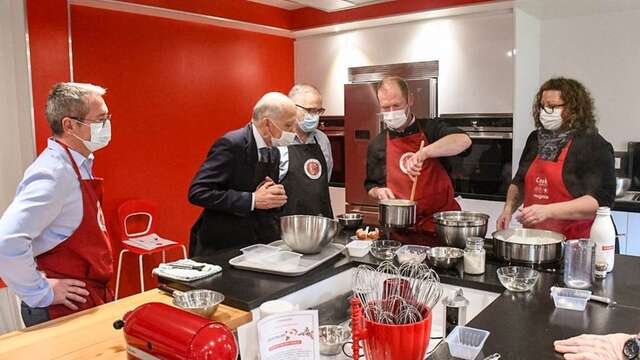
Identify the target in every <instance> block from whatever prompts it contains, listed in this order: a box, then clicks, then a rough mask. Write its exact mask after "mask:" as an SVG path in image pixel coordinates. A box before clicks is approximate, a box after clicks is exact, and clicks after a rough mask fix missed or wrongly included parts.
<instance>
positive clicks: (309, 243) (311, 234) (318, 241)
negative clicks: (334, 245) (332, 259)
mask: <svg viewBox="0 0 640 360" xmlns="http://www.w3.org/2000/svg"><path fill="white" fill-rule="evenodd" d="M280 229H281V235H282V240H284V243H285V244H287V246H289V247H290V248H291V250H293V251H295V252H299V253H302V254H316V253H319V252H320V251H321V250H322V248H324V247H325V246H327V245H328V244H329V243H330V242H331V241H333V238H334V237H335V236H336V233H337V232H338V230H339V225H338V222H337V221H336V220H333V219H329V218H326V217H322V216H312V215H290V216H283V217H281V218H280Z"/></svg>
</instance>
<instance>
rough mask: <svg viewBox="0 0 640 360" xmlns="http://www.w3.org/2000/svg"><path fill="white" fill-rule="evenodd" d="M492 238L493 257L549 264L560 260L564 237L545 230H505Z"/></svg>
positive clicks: (511, 260)
mask: <svg viewBox="0 0 640 360" xmlns="http://www.w3.org/2000/svg"><path fill="white" fill-rule="evenodd" d="M492 236H493V255H494V256H495V257H497V258H498V259H501V260H505V261H510V262H516V263H524V264H550V263H559V262H560V260H562V255H563V249H564V241H565V237H564V235H562V234H560V233H557V232H553V231H547V230H537V229H523V228H521V229H505V230H500V231H496V232H494V233H493V234H492Z"/></svg>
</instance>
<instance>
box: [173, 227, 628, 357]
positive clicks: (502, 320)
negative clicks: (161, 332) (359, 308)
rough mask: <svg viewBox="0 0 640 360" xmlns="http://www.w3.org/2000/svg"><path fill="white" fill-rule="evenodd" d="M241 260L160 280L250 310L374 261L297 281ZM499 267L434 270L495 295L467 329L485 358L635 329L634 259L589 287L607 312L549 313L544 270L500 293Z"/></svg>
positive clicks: (223, 259) (338, 261)
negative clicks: (240, 265) (483, 333)
mask: <svg viewBox="0 0 640 360" xmlns="http://www.w3.org/2000/svg"><path fill="white" fill-rule="evenodd" d="M348 235H350V234H345V233H342V234H341V235H340V236H339V237H338V238H337V239H336V242H342V243H344V242H346V240H347V238H348ZM239 254H240V251H239V250H235V249H234V250H228V251H223V252H220V253H218V254H217V255H215V256H212V257H209V258H206V259H196V260H201V261H206V262H209V263H212V264H218V265H220V266H222V267H223V271H222V273H221V274H219V275H216V276H213V277H209V278H205V279H202V280H199V281H195V282H190V283H182V282H174V281H168V280H165V279H161V281H162V282H166V283H168V284H170V285H171V286H173V287H176V288H179V289H182V290H186V289H190V288H204V289H211V290H216V291H220V292H222V293H224V294H225V297H226V299H225V304H228V305H230V306H234V307H236V308H239V309H243V310H250V309H254V308H257V307H258V306H260V304H261V303H263V302H264V301H268V300H272V299H277V298H280V297H283V296H286V295H288V294H290V293H293V292H295V291H297V290H300V289H303V288H305V287H307V286H310V285H313V284H315V283H317V282H319V281H321V280H324V279H327V278H330V277H332V276H334V275H336V274H338V273H340V272H342V271H345V270H348V269H349V268H351V267H354V266H357V265H359V264H360V263H369V264H377V263H378V260H377V259H375V258H373V257H371V256H370V255H368V256H365V257H363V258H357V259H356V258H350V257H349V256H348V255H343V254H340V255H338V256H337V257H336V258H334V259H332V260H330V261H329V262H327V263H325V264H323V265H322V266H321V267H319V268H317V269H315V270H312V271H311V272H309V273H307V274H305V275H303V276H299V277H284V276H278V275H270V274H262V273H257V272H252V271H245V270H238V269H234V268H232V267H230V265H229V264H228V260H229V259H230V258H232V257H234V256H237V255H239ZM502 265H503V264H501V263H500V262H497V261H494V260H492V259H489V260H488V262H487V266H486V272H485V274H483V275H467V274H464V273H463V272H461V271H459V269H458V270H447V271H439V274H440V278H441V281H442V282H443V283H446V284H450V285H454V286H462V287H468V288H474V289H478V290H485V291H491V292H497V293H500V294H501V295H500V296H499V297H498V298H497V299H496V300H495V301H494V302H493V303H491V304H490V305H489V306H488V307H486V308H485V309H484V310H483V311H482V312H481V313H480V314H478V316H476V317H475V318H474V319H473V320H472V321H471V322H470V323H469V324H468V326H471V327H476V328H480V329H484V330H488V331H490V332H491V335H490V336H489V338H488V339H487V342H486V343H485V345H484V348H483V353H484V355H485V356H486V355H489V354H492V353H494V352H498V353H500V354H501V355H502V358H503V359H549V358H551V359H553V358H558V359H560V358H561V356H560V355H559V354H556V353H555V352H554V351H553V341H555V340H559V339H564V338H567V337H571V336H575V335H579V334H582V333H593V334H605V333H612V332H626V333H637V332H638V331H640V291H638V290H639V289H640V277H639V276H638V274H640V259H639V258H637V257H632V256H623V255H617V256H616V264H615V270H614V271H613V272H612V273H610V274H609V275H608V276H607V278H606V279H604V280H602V281H599V282H596V283H594V286H593V288H592V289H591V290H592V291H593V293H594V294H595V295H601V296H607V297H611V298H613V299H614V300H615V301H617V303H618V305H617V306H615V307H607V306H606V305H604V304H600V303H595V302H589V303H588V304H587V309H586V310H585V311H584V312H577V311H570V310H562V309H556V308H555V306H554V304H553V299H552V298H551V296H550V295H549V289H550V287H551V286H554V285H557V286H563V281H562V274H561V273H560V272H558V271H555V272H554V271H550V272H549V271H543V272H541V277H540V280H539V281H538V282H537V284H536V286H535V288H534V289H533V290H532V291H531V292H527V293H511V292H509V291H507V290H505V289H504V287H503V286H502V285H501V284H500V282H499V280H498V278H497V275H496V269H497V268H498V267H500V266H502ZM433 341H435V340H433ZM481 355H482V354H481ZM430 358H431V359H449V358H451V357H450V355H449V351H448V347H447V345H446V344H445V343H442V344H441V345H440V346H439V347H438V348H437V350H436V351H435V352H434V353H433V354H432V355H431V356H430ZM479 358H480V359H482V358H483V357H479Z"/></svg>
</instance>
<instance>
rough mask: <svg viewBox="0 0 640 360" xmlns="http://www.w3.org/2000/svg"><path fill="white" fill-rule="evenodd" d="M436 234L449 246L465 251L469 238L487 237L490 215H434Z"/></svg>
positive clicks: (453, 213) (446, 212) (451, 212)
mask: <svg viewBox="0 0 640 360" xmlns="http://www.w3.org/2000/svg"><path fill="white" fill-rule="evenodd" d="M433 221H434V222H435V223H436V234H437V235H438V237H439V238H440V239H441V240H442V241H444V243H445V244H447V245H448V246H455V247H457V248H460V249H464V248H465V247H466V245H467V238H469V237H472V236H477V237H481V238H483V239H484V236H485V235H487V222H488V221H489V215H487V214H483V213H479V212H473V211H443V212H439V213H435V214H433Z"/></svg>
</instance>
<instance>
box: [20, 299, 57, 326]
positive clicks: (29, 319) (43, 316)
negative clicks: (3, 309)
mask: <svg viewBox="0 0 640 360" xmlns="http://www.w3.org/2000/svg"><path fill="white" fill-rule="evenodd" d="M20 314H21V315H22V320H23V321H24V325H25V326H26V327H30V326H34V325H38V324H41V323H43V322H46V321H49V320H51V317H50V316H49V308H48V307H43V308H32V307H29V305H27V304H25V303H24V302H22V303H20Z"/></svg>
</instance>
